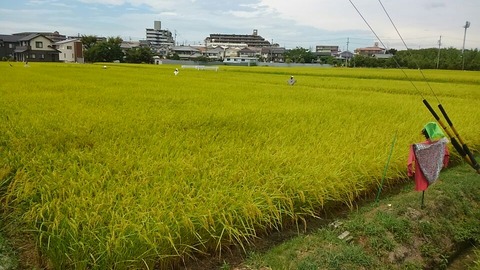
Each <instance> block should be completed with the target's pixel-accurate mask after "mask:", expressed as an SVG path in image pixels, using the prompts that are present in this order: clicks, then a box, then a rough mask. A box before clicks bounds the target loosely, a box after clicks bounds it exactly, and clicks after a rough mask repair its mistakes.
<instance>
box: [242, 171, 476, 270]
mask: <svg viewBox="0 0 480 270" xmlns="http://www.w3.org/2000/svg"><path fill="white" fill-rule="evenodd" d="M440 179H441V180H440V182H437V183H435V184H434V185H432V186H431V187H429V189H428V190H427V191H426V204H425V208H423V209H422V208H421V205H420V196H421V193H420V192H416V191H414V190H413V185H412V184H408V185H407V186H406V188H405V189H404V190H403V191H402V192H400V193H398V194H393V195H387V196H385V197H384V198H382V199H381V200H380V201H379V203H375V202H366V203H365V204H364V205H362V206H361V207H359V208H358V209H357V211H353V212H351V213H350V214H349V215H348V216H347V217H345V218H338V219H336V221H337V222H338V221H340V222H342V225H341V226H339V227H337V228H334V227H332V226H327V225H325V226H322V227H320V228H319V229H318V230H317V231H315V232H313V233H309V234H304V235H299V236H298V237H295V238H293V239H292V240H288V241H285V242H284V243H281V244H279V245H278V246H275V247H272V248H271V249H268V250H266V251H263V252H262V251H258V252H255V251H251V252H250V256H249V257H248V258H247V260H246V262H245V263H244V265H243V267H247V268H248V269H264V268H266V267H270V269H301V268H303V267H306V266H308V267H307V268H305V269H447V267H448V265H449V263H450V262H451V261H453V260H454V259H455V258H454V256H456V253H457V252H459V251H460V253H461V252H462V251H461V250H460V248H462V247H463V246H464V244H465V243H477V244H478V243H479V242H480V229H479V226H478V224H479V222H480V208H479V201H478V198H479V197H480V182H479V181H478V179H479V176H478V174H476V173H475V172H473V171H472V170H471V168H469V167H468V166H467V165H462V166H459V167H456V168H453V169H448V170H446V171H445V172H443V173H442V175H441V177H440ZM462 209H464V210H465V209H468V211H462ZM332 221H333V220H332ZM344 231H348V232H350V235H352V236H353V239H352V240H351V241H350V242H346V241H344V240H340V239H339V238H338V237H337V236H339V235H340V234H341V233H343V232H344ZM457 265H460V264H459V263H457ZM470 267H472V268H471V269H477V268H478V257H477V259H476V262H474V263H473V264H472V263H471V264H470ZM475 267H477V268H475ZM455 269H456V268H455Z"/></svg>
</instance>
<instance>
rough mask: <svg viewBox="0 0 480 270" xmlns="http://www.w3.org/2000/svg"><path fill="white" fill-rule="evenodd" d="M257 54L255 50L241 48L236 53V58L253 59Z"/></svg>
mask: <svg viewBox="0 0 480 270" xmlns="http://www.w3.org/2000/svg"><path fill="white" fill-rule="evenodd" d="M256 54H257V52H256V51H255V50H252V49H250V48H248V47H246V48H243V49H241V50H239V51H238V56H240V57H255V56H256Z"/></svg>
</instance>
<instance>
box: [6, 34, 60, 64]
mask: <svg viewBox="0 0 480 270" xmlns="http://www.w3.org/2000/svg"><path fill="white" fill-rule="evenodd" d="M59 53H60V51H58V50H57V49H56V48H55V45H54V42H53V40H51V39H49V38H47V37H45V36H44V35H42V34H31V35H28V36H24V37H22V38H20V39H19V40H18V45H17V47H16V48H15V51H14V58H15V60H17V61H24V62H26V61H30V62H57V61H59Z"/></svg>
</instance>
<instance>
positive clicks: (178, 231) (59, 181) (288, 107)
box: [0, 63, 480, 269]
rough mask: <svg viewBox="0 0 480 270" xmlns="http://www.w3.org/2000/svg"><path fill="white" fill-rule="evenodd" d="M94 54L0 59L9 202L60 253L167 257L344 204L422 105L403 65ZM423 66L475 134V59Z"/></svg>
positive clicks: (11, 212)
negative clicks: (147, 59)
mask: <svg viewBox="0 0 480 270" xmlns="http://www.w3.org/2000/svg"><path fill="white" fill-rule="evenodd" d="M102 66H103V64H102V65H77V64H38V63H32V64H31V65H30V67H29V68H24V67H23V66H21V65H20V64H15V65H14V67H13V68H12V67H10V66H8V65H0V72H1V73H2V75H4V76H3V77H2V81H1V85H0V95H1V97H2V98H1V99H0V153H1V156H0V190H1V191H2V193H1V200H2V203H3V204H2V210H3V212H4V215H3V216H4V218H5V219H6V220H8V224H11V225H10V228H9V229H10V230H12V231H17V233H29V234H31V235H32V236H33V240H32V241H34V243H35V244H36V246H37V247H38V248H39V250H40V251H41V252H42V254H43V255H44V256H45V258H46V260H47V264H49V265H52V267H54V268H57V269H60V268H92V269H105V268H110V267H112V265H113V266H115V267H116V268H118V269H122V268H128V267H145V266H148V267H150V268H152V267H154V266H165V267H166V266H169V265H172V264H173V265H175V264H178V263H181V262H182V260H183V259H186V258H190V257H196V256H198V255H199V254H219V253H220V254H221V253H222V252H223V250H222V249H223V248H224V247H228V246H230V245H237V246H240V248H242V247H243V248H245V249H246V247H248V246H249V244H250V243H251V242H252V241H253V240H254V239H256V238H257V237H260V236H261V235H263V234H265V233H268V232H271V231H272V230H277V229H278V230H280V229H282V228H283V226H284V225H285V224H289V223H292V222H293V223H297V224H298V226H302V225H303V222H304V220H306V219H307V218H309V217H315V216H318V215H321V211H322V208H323V207H325V206H326V205H329V204H331V203H335V204H336V203H340V204H345V205H348V206H350V207H353V205H354V202H355V200H356V199H357V198H359V197H362V196H364V195H369V194H371V192H372V189H375V188H376V187H377V186H378V184H379V182H380V180H381V177H382V174H383V168H384V166H385V162H386V159H387V156H388V153H389V150H390V144H391V141H392V138H393V136H394V134H396V133H397V134H398V140H397V144H396V147H395V148H394V151H393V154H392V160H391V165H390V169H389V171H388V174H387V175H386V182H385V183H386V185H396V184H397V183H398V182H401V181H402V179H404V178H405V175H406V172H405V157H406V152H407V151H408V145H409V144H411V143H413V142H416V141H418V140H420V139H421V135H420V134H419V130H420V129H421V127H422V126H423V124H424V123H426V122H429V121H431V120H432V117H431V116H430V115H429V114H428V112H427V110H426V109H425V108H424V107H423V105H422V102H421V97H420V96H419V94H418V91H417V90H415V89H414V88H412V86H411V83H410V82H409V81H408V80H406V79H405V78H404V76H403V74H402V73H401V72H400V71H398V70H368V69H305V68H288V69H286V68H268V67H248V68H247V67H244V68H235V67H221V68H220V70H219V71H218V72H214V71H198V70H180V74H179V75H178V76H173V69H174V68H175V66H163V65H162V66H153V65H122V64H119V65H113V64H109V65H108V68H107V69H102V68H101V67H102ZM407 73H408V74H410V75H411V76H412V80H413V82H414V83H415V84H418V90H419V91H421V92H422V93H423V94H424V95H425V96H426V97H428V99H429V100H430V101H431V102H432V105H433V103H434V102H435V98H434V97H433V96H431V93H430V90H429V89H428V86H427V85H426V84H425V83H422V82H421V79H422V78H421V76H419V75H418V74H417V73H416V72H415V71H407ZM426 74H427V76H429V77H432V83H431V84H432V86H433V87H434V89H436V94H437V95H438V97H439V98H440V99H441V100H442V103H443V105H444V106H445V107H446V109H447V111H448V112H449V114H450V117H451V118H452V120H453V121H454V122H455V125H456V126H457V129H458V130H459V131H460V132H461V134H462V135H463V136H465V138H466V139H467V142H468V143H469V145H470V146H471V147H472V149H476V148H477V147H478V145H479V144H480V141H479V140H480V139H479V138H478V137H477V136H476V135H477V134H479V132H478V125H476V122H477V117H476V116H477V115H479V113H480V108H479V107H478V106H476V105H477V104H478V101H479V99H480V93H479V92H478V76H477V75H478V73H473V72H472V73H470V72H465V73H461V72H454V71H451V72H445V71H426ZM290 75H295V77H296V78H297V80H298V84H297V85H295V86H294V87H291V86H289V85H287V83H286V80H287V79H288V78H289V76H290ZM452 154H453V160H458V159H459V158H458V155H457V156H455V154H454V153H452ZM462 211H468V210H467V209H463V210H462ZM380 218H382V222H385V223H387V224H389V226H390V227H389V230H391V231H395V230H399V229H402V228H403V227H402V226H404V224H403V223H402V221H401V220H400V221H399V220H395V219H393V218H390V217H388V216H384V217H380ZM468 233H469V230H466V231H465V232H459V233H458V235H457V237H458V238H459V239H461V238H462V237H464V235H465V234H468ZM401 237H405V238H407V237H408V235H405V236H401ZM388 244H389V243H381V242H380V243H378V245H388ZM352 252H354V251H352ZM349 256H350V255H349ZM352 256H353V255H352ZM359 258H361V256H359ZM310 263H311V262H309V261H307V262H305V267H309V265H310Z"/></svg>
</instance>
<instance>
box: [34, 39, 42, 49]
mask: <svg viewBox="0 0 480 270" xmlns="http://www.w3.org/2000/svg"><path fill="white" fill-rule="evenodd" d="M35 48H43V42H41V41H35Z"/></svg>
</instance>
